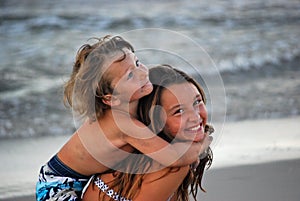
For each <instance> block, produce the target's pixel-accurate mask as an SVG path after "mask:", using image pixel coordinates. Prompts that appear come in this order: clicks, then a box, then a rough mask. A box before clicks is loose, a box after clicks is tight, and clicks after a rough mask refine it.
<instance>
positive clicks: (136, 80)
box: [109, 49, 153, 102]
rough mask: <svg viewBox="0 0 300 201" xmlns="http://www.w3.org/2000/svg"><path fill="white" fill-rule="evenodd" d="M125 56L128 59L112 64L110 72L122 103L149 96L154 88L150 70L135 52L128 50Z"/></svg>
mask: <svg viewBox="0 0 300 201" xmlns="http://www.w3.org/2000/svg"><path fill="white" fill-rule="evenodd" d="M125 54H126V58H125V59H124V60H122V61H120V62H115V63H113V64H111V66H110V67H109V71H110V73H111V74H110V75H111V76H112V77H113V80H112V86H113V88H114V90H115V92H116V94H117V96H118V98H119V99H120V100H121V101H128V102H131V101H136V100H138V99H140V98H141V97H143V96H146V95H148V94H149V93H150V92H151V91H152V90H153V86H152V83H151V82H150V80H149V76H148V68H147V67H146V66H145V65H143V64H142V63H141V62H140V61H139V60H138V58H137V57H136V55H135V54H134V53H133V52H131V51H129V50H128V49H126V50H125Z"/></svg>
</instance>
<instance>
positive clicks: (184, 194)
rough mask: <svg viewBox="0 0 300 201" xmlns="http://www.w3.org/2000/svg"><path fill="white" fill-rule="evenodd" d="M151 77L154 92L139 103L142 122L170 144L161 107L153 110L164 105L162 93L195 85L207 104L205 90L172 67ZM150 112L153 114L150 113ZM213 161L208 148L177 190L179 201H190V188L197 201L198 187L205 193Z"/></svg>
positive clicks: (153, 71) (161, 68)
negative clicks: (205, 177) (175, 86)
mask: <svg viewBox="0 0 300 201" xmlns="http://www.w3.org/2000/svg"><path fill="white" fill-rule="evenodd" d="M149 77H150V80H151V82H152V83H153V91H152V93H150V94H149V95H148V96H145V97H143V98H141V99H140V101H139V106H138V108H139V110H138V111H139V117H140V120H141V121H142V122H143V123H144V124H146V125H149V126H150V127H151V129H152V130H153V131H154V132H155V133H158V136H160V137H161V138H163V139H164V140H166V141H168V142H171V141H172V139H170V138H169V137H168V136H167V135H166V134H165V133H163V132H162V131H160V130H161V128H162V125H161V122H162V121H161V118H160V114H161V112H160V108H161V107H155V109H154V110H151V108H153V106H156V105H162V104H161V98H162V93H163V91H164V90H165V89H166V88H167V87H168V86H170V85H173V84H181V83H185V82H189V83H191V84H193V85H194V86H195V87H196V88H197V89H198V91H199V93H200V95H201V96H202V100H203V102H204V103H205V104H206V96H205V93H204V90H203V88H202V87H201V86H200V84H199V83H198V82H197V81H196V80H195V79H194V78H192V77H191V76H189V75H187V74H186V73H185V72H183V71H181V70H178V69H176V68H173V67H172V66H170V65H161V66H157V67H154V68H152V69H150V71H149ZM156 108H157V109H156ZM149 111H151V112H150V113H149ZM209 128H210V129H212V127H211V126H210V125H207V126H206V130H207V129H209ZM212 159H213V155H212V150H211V149H210V148H208V150H207V153H206V156H205V157H204V158H202V159H201V160H200V163H199V165H198V166H197V167H196V168H195V169H190V171H189V173H188V174H187V176H186V177H185V179H184V180H183V182H182V184H181V185H180V186H179V188H178V189H177V192H176V195H175V196H176V197H177V200H184V201H188V200H189V192H188V189H189V187H190V193H191V194H192V196H193V198H194V199H195V200H196V196H197V193H198V187H199V188H200V189H201V190H202V191H204V192H205V189H204V188H203V187H202V177H203V173H204V170H205V168H206V167H207V168H209V167H210V165H211V163H212Z"/></svg>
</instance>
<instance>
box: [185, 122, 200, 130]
mask: <svg viewBox="0 0 300 201" xmlns="http://www.w3.org/2000/svg"><path fill="white" fill-rule="evenodd" d="M201 129H202V122H201V123H200V124H198V125H196V126H194V127H191V128H189V129H187V131H192V132H197V131H199V130H201Z"/></svg>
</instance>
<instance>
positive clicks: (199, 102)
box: [193, 99, 203, 106]
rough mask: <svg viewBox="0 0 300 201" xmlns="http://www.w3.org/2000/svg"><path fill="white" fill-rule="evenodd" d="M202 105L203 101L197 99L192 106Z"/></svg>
mask: <svg viewBox="0 0 300 201" xmlns="http://www.w3.org/2000/svg"><path fill="white" fill-rule="evenodd" d="M202 103H203V101H202V100H201V99H197V100H195V102H194V104H193V106H196V105H200V104H202Z"/></svg>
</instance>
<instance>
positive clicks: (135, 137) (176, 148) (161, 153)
mask: <svg viewBox="0 0 300 201" xmlns="http://www.w3.org/2000/svg"><path fill="white" fill-rule="evenodd" d="M118 118H119V119H118V127H119V128H120V130H121V131H122V132H123V140H124V141H125V142H126V143H128V144H130V145H131V146H133V147H134V148H136V149H137V150H139V151H140V152H142V153H143V154H145V155H147V156H149V157H150V158H152V159H153V160H155V161H157V162H158V163H160V164H162V165H164V166H170V167H179V166H186V165H189V164H192V163H193V162H195V161H197V160H198V157H199V155H200V154H201V153H202V152H204V151H205V150H206V149H207V147H208V146H209V144H210V143H211V140H210V138H209V137H208V136H207V137H206V138H205V139H204V140H203V141H202V142H199V143H192V142H177V143H174V144H170V143H168V142H167V141H165V140H163V139H162V138H160V137H159V136H157V135H156V134H155V133H153V132H152V131H151V130H150V129H149V128H147V127H146V126H145V125H144V124H143V123H141V122H140V121H138V120H136V119H130V118H128V117H124V116H123V117H118Z"/></svg>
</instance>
